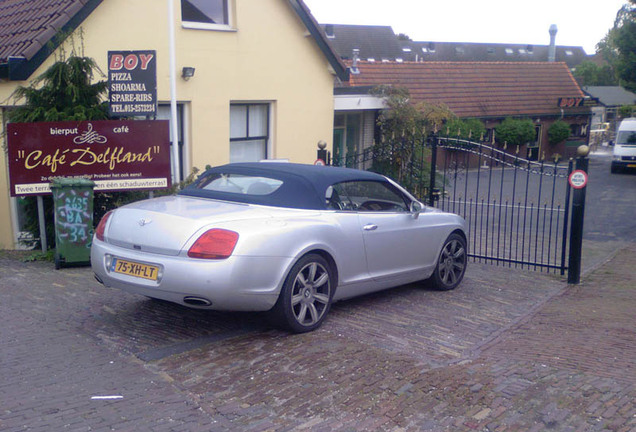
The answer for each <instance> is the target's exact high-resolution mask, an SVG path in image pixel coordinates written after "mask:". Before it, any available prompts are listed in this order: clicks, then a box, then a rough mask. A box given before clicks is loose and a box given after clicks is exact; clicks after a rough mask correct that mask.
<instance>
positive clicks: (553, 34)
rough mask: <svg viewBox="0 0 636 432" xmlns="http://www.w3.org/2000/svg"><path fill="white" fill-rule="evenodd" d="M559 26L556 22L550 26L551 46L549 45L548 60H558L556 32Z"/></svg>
mask: <svg viewBox="0 0 636 432" xmlns="http://www.w3.org/2000/svg"><path fill="white" fill-rule="evenodd" d="M557 31H558V29H557V26H556V24H552V25H551V26H550V46H549V47H548V61H549V62H554V61H556V34H557Z"/></svg>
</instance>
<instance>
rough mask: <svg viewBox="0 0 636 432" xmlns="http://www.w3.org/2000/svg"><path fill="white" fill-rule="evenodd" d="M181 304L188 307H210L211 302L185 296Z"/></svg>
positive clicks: (201, 298)
mask: <svg viewBox="0 0 636 432" xmlns="http://www.w3.org/2000/svg"><path fill="white" fill-rule="evenodd" d="M183 302H184V303H185V304H187V305H190V306H199V307H206V306H212V302H211V301H210V300H208V299H204V298H203V297H194V296H187V297H184V298H183Z"/></svg>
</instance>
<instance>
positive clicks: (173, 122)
mask: <svg viewBox="0 0 636 432" xmlns="http://www.w3.org/2000/svg"><path fill="white" fill-rule="evenodd" d="M167 1H168V38H169V45H170V47H169V51H170V130H171V137H170V140H171V141H172V158H171V159H172V184H176V183H179V181H180V180H181V178H180V177H181V176H180V170H179V167H180V165H181V164H180V163H179V131H178V129H177V128H178V125H179V124H178V122H177V77H176V72H177V58H176V53H175V51H176V48H175V36H174V33H175V30H174V0H167Z"/></svg>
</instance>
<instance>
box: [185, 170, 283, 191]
mask: <svg viewBox="0 0 636 432" xmlns="http://www.w3.org/2000/svg"><path fill="white" fill-rule="evenodd" d="M282 184H283V182H282V181H281V180H277V179H272V178H267V177H261V176H251V175H243V174H223V173H210V174H209V175H204V176H201V177H200V178H199V179H198V180H197V182H196V183H195V184H194V186H195V188H197V189H205V190H209V191H215V192H226V193H234V194H243V195H269V194H271V193H274V192H275V191H276V190H277V189H278V188H280V186H281V185H282Z"/></svg>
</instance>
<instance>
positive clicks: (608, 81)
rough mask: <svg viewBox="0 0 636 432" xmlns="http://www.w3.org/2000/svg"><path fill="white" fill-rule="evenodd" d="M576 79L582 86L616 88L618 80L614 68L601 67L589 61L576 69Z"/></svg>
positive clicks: (608, 66)
mask: <svg viewBox="0 0 636 432" xmlns="http://www.w3.org/2000/svg"><path fill="white" fill-rule="evenodd" d="M573 74H574V78H576V81H577V82H578V83H579V85H581V86H615V85H618V79H616V75H615V73H614V70H613V69H612V67H611V66H610V65H608V64H606V65H603V66H599V65H597V64H596V63H594V62H591V61H589V60H586V61H584V62H583V63H581V64H580V65H578V66H577V67H576V69H575V70H574V72H573Z"/></svg>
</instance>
